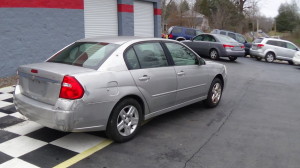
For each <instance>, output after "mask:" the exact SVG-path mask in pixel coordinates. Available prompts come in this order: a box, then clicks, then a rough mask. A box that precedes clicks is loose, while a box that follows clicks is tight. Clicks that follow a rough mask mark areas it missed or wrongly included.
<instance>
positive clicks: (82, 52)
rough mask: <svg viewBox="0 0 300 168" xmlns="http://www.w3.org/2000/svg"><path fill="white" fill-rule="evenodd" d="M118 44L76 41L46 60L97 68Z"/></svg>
mask: <svg viewBox="0 0 300 168" xmlns="http://www.w3.org/2000/svg"><path fill="white" fill-rule="evenodd" d="M119 46H120V45H118V44H109V43H95V42H76V43H74V44H72V45H70V46H69V47H67V48H65V49H64V50H62V51H60V52H59V53H57V54H56V55H54V56H53V57H51V58H50V59H49V60H47V62H55V63H63V64H69V65H75V66H80V67H85V68H91V69H98V68H99V67H100V65H101V64H102V63H103V62H104V61H105V60H106V58H107V57H108V56H109V55H111V54H112V53H113V52H114V51H115V50H116V49H117V48H118V47H119Z"/></svg>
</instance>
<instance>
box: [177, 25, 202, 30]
mask: <svg viewBox="0 0 300 168" xmlns="http://www.w3.org/2000/svg"><path fill="white" fill-rule="evenodd" d="M172 27H173V28H174V27H179V28H184V29H193V30H200V29H196V28H191V27H184V26H172Z"/></svg>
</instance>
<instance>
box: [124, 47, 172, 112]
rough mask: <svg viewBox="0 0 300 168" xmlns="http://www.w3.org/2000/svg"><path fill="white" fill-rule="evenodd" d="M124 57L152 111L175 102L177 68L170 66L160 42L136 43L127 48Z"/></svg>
mask: <svg viewBox="0 0 300 168" xmlns="http://www.w3.org/2000/svg"><path fill="white" fill-rule="evenodd" d="M124 59H125V61H126V64H127V67H128V69H129V71H130V73H131V75H132V77H133V79H134V81H135V84H136V86H137V87H138V89H139V90H140V92H141V93H142V94H143V96H144V98H145V99H146V101H147V104H148V105H149V109H150V112H157V111H160V110H163V109H166V108H168V107H170V106H173V105H174V104H175V97H176V89H177V79H176V74H175V70H174V68H173V67H172V66H169V62H168V60H167V58H166V55H165V53H164V50H163V48H162V46H161V44H160V43H159V42H145V43H139V44H135V45H134V46H133V47H131V48H129V49H127V51H126V52H125V54H124Z"/></svg>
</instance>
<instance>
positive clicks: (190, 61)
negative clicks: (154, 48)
mask: <svg viewBox="0 0 300 168" xmlns="http://www.w3.org/2000/svg"><path fill="white" fill-rule="evenodd" d="M165 45H166V47H167V49H168V51H169V52H170V55H171V57H172V59H173V62H174V64H175V66H174V68H175V71H176V75H177V83H178V87H177V95H176V104H180V103H184V102H187V101H191V100H195V99H197V98H200V97H204V96H206V94H207V93H206V89H205V88H206V85H207V83H206V82H207V80H208V72H207V68H206V65H199V61H200V58H198V56H196V55H195V54H194V53H193V52H192V51H191V50H190V49H188V48H187V47H185V46H183V45H181V44H177V43H172V42H167V43H165Z"/></svg>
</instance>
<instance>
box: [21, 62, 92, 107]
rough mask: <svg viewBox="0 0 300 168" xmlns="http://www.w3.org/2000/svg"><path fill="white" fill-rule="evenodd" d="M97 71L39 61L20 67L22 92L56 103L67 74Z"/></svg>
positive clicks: (49, 102) (44, 101) (52, 103)
mask: <svg viewBox="0 0 300 168" xmlns="http://www.w3.org/2000/svg"><path fill="white" fill-rule="evenodd" d="M91 71H95V70H93V69H88V68H83V67H78V66H72V65H67V64H60V63H49V62H44V63H37V64H29V65H23V66H20V67H19V69H18V74H19V85H20V86H21V88H22V89H21V93H22V94H23V95H25V96H27V97H30V98H32V99H35V100H37V101H40V102H43V103H47V104H51V105H54V104H55V102H56V101H57V99H58V98H59V94H60V90H61V83H62V80H63V78H64V76H65V75H75V74H78V73H85V72H91Z"/></svg>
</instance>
